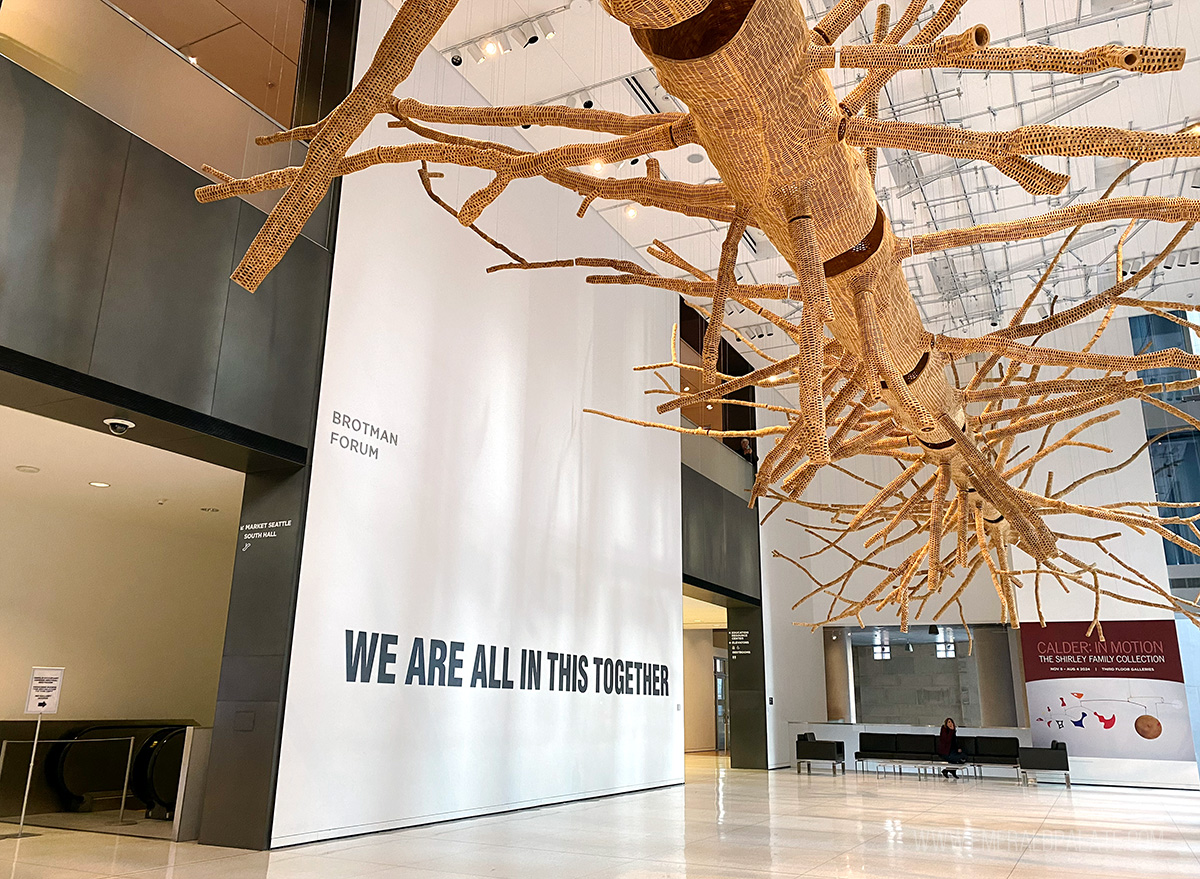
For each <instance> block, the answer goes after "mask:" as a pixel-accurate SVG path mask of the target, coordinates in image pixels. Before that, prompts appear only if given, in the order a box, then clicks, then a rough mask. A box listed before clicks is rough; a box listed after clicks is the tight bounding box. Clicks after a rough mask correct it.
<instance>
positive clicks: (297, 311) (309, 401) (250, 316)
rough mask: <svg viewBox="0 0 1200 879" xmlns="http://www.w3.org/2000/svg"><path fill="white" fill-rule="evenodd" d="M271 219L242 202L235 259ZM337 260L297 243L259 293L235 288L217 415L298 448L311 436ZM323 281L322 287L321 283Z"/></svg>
mask: <svg viewBox="0 0 1200 879" xmlns="http://www.w3.org/2000/svg"><path fill="white" fill-rule="evenodd" d="M265 219H266V215H265V214H263V213H262V212H261V211H259V210H257V209H256V208H254V207H252V206H250V205H248V204H245V203H242V205H241V210H240V214H239V219H238V234H237V246H236V252H237V253H238V254H242V253H245V252H246V250H247V249H248V248H249V247H250V242H251V241H252V240H254V236H255V234H257V232H258V230H259V229H260V228H262V225H263V221H264V220H265ZM331 263H332V260H331V258H330V255H329V252H328V251H327V250H324V249H323V248H321V247H318V246H317V245H315V244H313V243H312V242H311V241H309V240H308V239H306V238H297V239H296V242H295V244H293V245H292V249H291V251H289V253H288V255H287V258H286V259H285V260H283V262H282V263H280V264H279V266H278V267H276V269H275V271H273V272H272V273H271V274H270V275H268V276H267V279H266V280H265V281H264V282H263V283H262V284H261V285H260V286H259V288H258V290H257V291H256V292H254V293H247V292H246V291H245V290H243V289H242V288H241V287H239V286H238V285H237V284H234V283H233V282H232V281H230V282H229V294H228V304H227V306H226V309H225V335H224V338H223V339H222V342H221V359H220V363H219V365H218V368H217V393H216V398H215V399H214V401H213V413H212V414H213V415H214V416H216V417H217V418H221V419H223V420H225V421H231V422H233V423H234V424H242V425H245V426H246V427H249V428H251V429H253V430H257V431H261V432H262V433H266V434H269V435H271V436H277V437H279V438H280V439H285V440H288V441H289V442H293V443H296V444H297V445H303V446H307V445H308V444H309V440H310V439H311V432H312V407H313V400H314V399H315V398H316V385H317V373H318V363H317V358H316V356H314V352H319V351H320V350H321V343H322V340H323V338H324V333H325V309H326V304H327V303H328V300H329V296H328V290H329V275H330V270H331ZM318 282H319V283H318Z"/></svg>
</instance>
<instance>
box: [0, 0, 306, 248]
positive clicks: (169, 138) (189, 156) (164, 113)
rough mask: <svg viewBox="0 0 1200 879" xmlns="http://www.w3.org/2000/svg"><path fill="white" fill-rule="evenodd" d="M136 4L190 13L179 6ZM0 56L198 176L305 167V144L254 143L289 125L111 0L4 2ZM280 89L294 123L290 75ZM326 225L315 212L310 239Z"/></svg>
mask: <svg viewBox="0 0 1200 879" xmlns="http://www.w3.org/2000/svg"><path fill="white" fill-rule="evenodd" d="M126 5H130V4H129V3H126ZM134 5H137V6H139V8H140V7H145V8H146V9H153V8H156V7H161V8H164V9H167V8H173V9H174V11H175V12H176V13H177V14H178V13H183V12H186V11H187V6H186V4H184V3H183V2H182V0H180V2H179V5H178V6H176V0H172V2H170V3H166V2H159V0H139V3H137V4H134ZM301 6H303V4H301ZM222 8H224V7H222ZM196 51H199V50H198V49H197V50H196ZM0 54H2V55H4V56H5V57H7V58H9V59H10V60H11V61H13V62H15V63H16V64H18V65H20V66H21V67H24V68H25V69H26V70H28V71H30V72H31V73H33V74H34V75H36V76H38V77H40V78H41V79H43V80H45V81H46V82H49V83H50V84H51V85H53V86H55V87H56V88H58V89H60V90H61V91H63V92H65V93H66V94H68V95H70V96H71V97H73V98H75V99H76V100H78V101H79V102H80V103H82V104H85V105H87V106H88V107H91V108H92V109H93V110H95V111H96V112H97V113H100V114H101V115H102V116H105V117H106V118H108V119H110V120H112V121H113V122H115V123H116V124H118V125H120V126H121V127H122V128H125V129H127V130H128V131H130V132H132V133H133V134H135V135H137V136H138V137H140V138H141V139H142V140H144V141H146V142H147V143H150V144H151V145H153V146H155V147H157V148H158V149H159V150H161V151H162V152H164V153H166V154H168V155H170V156H172V157H173V158H175V159H177V160H178V161H180V162H182V163H183V164H185V165H187V166H189V167H191V168H194V169H195V170H197V171H199V170H200V169H201V166H202V165H205V164H208V165H211V166H213V167H215V168H218V169H220V170H221V171H224V172H226V173H228V174H232V175H234V176H238V177H242V176H249V175H251V174H257V173H261V172H263V171H269V170H273V169H275V168H280V167H284V166H287V165H297V164H300V163H302V162H303V161H304V156H305V153H306V147H305V145H304V144H303V143H300V142H293V143H282V144H274V145H272V146H267V147H260V146H257V145H256V144H255V143H254V138H255V137H257V136H259V135H265V134H271V133H273V132H276V131H279V130H280V129H281V128H282V127H283V126H282V125H281V124H280V123H279V122H277V121H276V120H275V119H274V118H272V116H271V115H269V114H268V113H267V112H266V111H265V110H264V109H262V107H259V106H255V104H254V103H253V102H252V101H251V100H249V99H247V98H246V97H244V96H243V95H241V94H238V92H236V91H234V89H232V88H230V87H229V86H228V85H226V84H225V83H223V82H221V81H220V80H219V79H218V78H217V77H216V76H215V75H214V74H213V73H212V72H210V71H209V70H206V69H204V67H203V66H201V64H200V63H199V61H200V56H199V55H192V56H189V55H187V54H186V52H184V51H180V50H179V49H177V48H176V47H174V46H173V45H171V44H170V43H169V42H167V41H166V40H164V39H162V38H161V37H159V36H158V35H157V34H155V33H153V32H152V31H151V30H150V29H149V28H148V27H146V26H144V25H143V24H141V23H139V22H138V21H136V20H135V19H134V18H133V17H131V16H130V15H129V14H127V13H125V12H124V11H122V10H120V9H118V8H117V7H116V6H115V5H113V4H111V3H108V2H105V0H52V2H47V0H3V4H2V5H0ZM215 55H216V53H215V52H214V53H213V57H214V58H215ZM191 58H195V59H196V62H197V63H193V62H192V61H191V60H190V59H191ZM213 63H214V64H215V61H214V62H213ZM275 87H276V88H279V89H283V90H284V91H288V95H289V96H288V98H287V100H286V101H278V102H276V104H275V105H274V107H275V109H276V110H277V111H278V112H280V113H284V110H285V109H286V113H284V115H285V116H286V117H287V121H288V122H289V123H290V116H291V103H292V98H291V94H292V93H294V90H295V76H294V74H293V75H292V76H291V79H290V82H286V83H285V82H282V81H281V82H279V83H277V84H276V86H275ZM285 103H286V108H285V107H284V106H283V105H284V104H285ZM278 199H279V193H278V192H265V193H256V194H251V195H247V196H245V200H246V201H247V202H249V203H250V204H253V205H254V206H255V207H258V208H259V209H261V210H263V211H269V210H270V209H271V208H272V207H274V205H275V202H276V201H278ZM328 221H329V212H328V210H327V209H326V208H321V209H319V210H318V212H317V213H316V214H314V217H313V219H312V220H310V221H309V223H308V225H307V226H306V227H305V231H304V234H305V235H306V236H307V237H309V238H311V239H313V240H314V241H317V242H319V243H322V244H325V243H326V241H327V237H328V236H327V231H328Z"/></svg>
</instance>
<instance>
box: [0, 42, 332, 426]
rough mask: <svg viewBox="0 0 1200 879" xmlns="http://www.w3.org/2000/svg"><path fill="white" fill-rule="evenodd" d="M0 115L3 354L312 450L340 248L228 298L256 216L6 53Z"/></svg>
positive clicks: (303, 258)
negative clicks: (206, 190)
mask: <svg viewBox="0 0 1200 879" xmlns="http://www.w3.org/2000/svg"><path fill="white" fill-rule="evenodd" d="M0 118H2V119H4V120H5V126H6V135H7V136H6V138H5V139H4V140H3V141H2V142H0V349H9V350H11V351H14V352H17V353H19V354H21V355H29V356H30V357H33V358H37V359H39V360H41V361H44V362H45V363H46V364H47V365H48V366H49V367H51V368H57V367H65V368H66V369H69V370H73V371H74V372H76V373H79V374H80V375H84V376H89V377H91V378H95V379H101V380H103V381H104V382H106V383H109V384H111V385H112V386H114V387H118V388H124V389H127V390H129V391H132V392H135V393H137V394H140V395H143V396H144V397H146V398H149V399H151V400H159V401H165V402H166V403H168V404H173V405H175V406H178V407H182V408H183V409H185V410H188V411H190V412H194V413H199V414H201V415H204V416H211V418H213V419H215V420H217V421H219V422H222V423H223V424H225V425H229V426H230V427H231V430H230V431H226V432H227V433H234V432H236V429H241V428H245V429H248V430H250V431H253V432H254V433H255V434H260V435H262V436H264V437H268V438H271V439H278V440H284V441H285V442H287V443H290V444H292V445H293V446H307V445H308V443H309V439H310V436H311V431H312V417H313V412H314V406H313V403H314V400H315V396H316V381H317V374H318V371H319V369H320V356H321V348H322V342H323V335H324V320H325V308H326V304H327V302H328V296H329V274H330V262H331V260H330V256H329V252H328V250H327V249H326V248H323V247H321V246H320V245H318V244H316V243H314V242H313V241H310V240H308V239H306V238H303V237H301V238H300V239H299V240H298V241H297V242H296V243H295V245H294V246H293V247H292V249H291V251H290V252H289V253H288V254H287V256H285V257H284V258H283V260H282V261H281V262H280V264H279V265H278V266H277V267H276V269H275V271H274V272H273V273H272V274H271V277H270V278H268V279H267V281H266V282H265V283H264V284H263V286H262V287H261V288H260V292H259V293H258V294H257V295H253V296H252V295H251V294H248V293H246V292H245V291H243V290H241V289H240V288H234V293H233V295H232V296H231V282H230V281H229V275H230V273H231V271H232V270H233V266H234V263H235V259H236V257H238V256H240V255H241V253H243V252H244V251H245V250H246V248H247V247H248V246H249V243H250V240H251V238H252V237H253V235H254V233H255V232H257V231H258V229H259V228H260V227H261V226H262V223H263V219H264V217H263V215H262V214H261V213H260V212H259V211H257V210H255V209H254V208H252V207H250V206H249V205H247V204H246V203H245V202H243V201H241V200H240V199H236V198H234V199H229V200H227V201H223V202H217V203H214V204H208V205H201V204H198V203H197V202H196V200H195V197H194V195H193V192H194V190H195V189H196V187H198V186H202V185H204V184H205V183H208V182H210V181H208V180H206V179H205V178H203V177H202V176H201V175H199V174H197V173H196V172H194V171H192V170H191V169H190V168H188V167H186V166H185V165H182V164H180V163H179V162H177V161H175V160H174V159H172V158H170V157H169V156H167V155H165V154H163V153H161V152H159V151H158V150H157V149H155V148H154V147H152V146H150V145H149V144H147V143H145V142H144V141H141V140H138V139H137V138H135V137H133V136H131V135H130V134H129V132H127V131H125V130H124V129H122V128H120V127H118V126H117V125H114V124H113V123H112V122H109V121H108V120H107V119H105V118H104V117H102V116H100V115H99V114H97V113H95V112H93V111H92V110H90V109H89V108H87V107H85V106H83V105H82V104H80V103H78V102H76V101H75V100H74V99H72V98H70V97H68V96H67V95H65V94H63V93H62V92H60V91H58V90H57V89H55V88H54V87H53V86H51V85H49V84H48V83H46V82H44V81H42V80H40V79H38V78H37V77H36V76H34V75H32V74H30V73H28V72H27V71H25V70H23V69H21V68H20V67H18V66H17V65H16V64H14V63H13V62H11V61H9V60H8V59H6V58H3V57H0ZM218 427H219V425H218ZM227 438H228V437H227Z"/></svg>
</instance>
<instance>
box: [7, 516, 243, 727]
mask: <svg viewBox="0 0 1200 879" xmlns="http://www.w3.org/2000/svg"><path fill="white" fill-rule="evenodd" d="M232 522H233V524H232V527H231V529H230V530H229V533H228V535H227V536H226V538H224V539H214V538H213V537H211V536H210V537H205V536H197V535H193V534H187V533H182V532H180V531H175V530H170V529H166V528H158V527H155V526H153V525H151V524H149V523H147V522H145V521H138V522H130V521H125V520H119V519H118V520H114V519H111V518H105V517H104V516H103V515H97V514H96V513H95V512H94V511H81V510H78V509H75V508H72V507H70V506H62V505H53V506H49V505H39V504H36V503H32V502H30V501H29V500H28V499H22V500H21V502H20V503H12V502H0V558H2V559H3V560H4V562H3V565H4V567H3V575H2V577H0V670H2V671H3V674H0V717H3V718H6V719H14V720H15V719H22V717H23V715H22V714H21V712H22V710H23V709H24V705H25V692H26V689H27V687H28V684H29V670H30V668H32V667H33V666H35V665H49V666H65V667H66V669H67V671H66V677H65V679H64V684H63V698H62V702H61V707H60V710H59V714H58V719H60V720H75V719H77V720H116V719H120V720H131V719H192V720H195V721H197V722H198V723H200V724H201V725H203V726H209V725H211V724H212V720H213V711H214V710H215V707H216V700H217V680H218V678H219V676H220V671H221V650H222V646H223V644H224V639H225V618H226V616H227V615H228V612H229V588H230V583H231V581H232V577H233V560H234V552H235V548H236V538H237V531H236V527H237V526H236V519H235V520H232Z"/></svg>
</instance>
